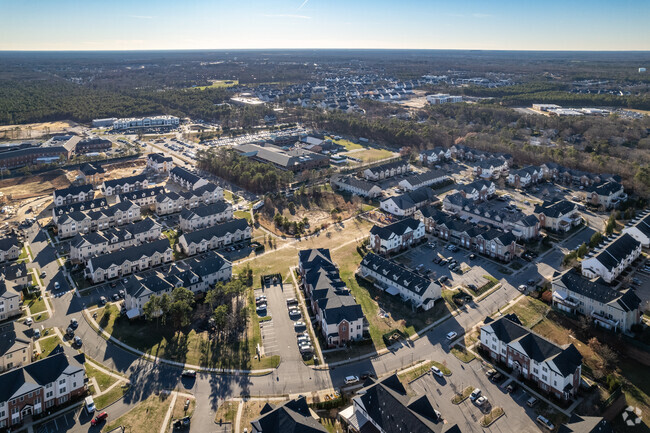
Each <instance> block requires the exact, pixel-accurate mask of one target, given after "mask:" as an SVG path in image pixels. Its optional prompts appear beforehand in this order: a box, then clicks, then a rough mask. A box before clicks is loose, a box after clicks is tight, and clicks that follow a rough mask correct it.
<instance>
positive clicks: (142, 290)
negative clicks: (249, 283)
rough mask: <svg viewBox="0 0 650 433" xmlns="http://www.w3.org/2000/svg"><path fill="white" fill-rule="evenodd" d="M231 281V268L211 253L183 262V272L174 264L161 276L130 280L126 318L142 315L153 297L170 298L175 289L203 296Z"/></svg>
mask: <svg viewBox="0 0 650 433" xmlns="http://www.w3.org/2000/svg"><path fill="white" fill-rule="evenodd" d="M231 278H232V264H231V263H230V262H229V261H228V260H226V259H224V258H223V257H222V256H221V255H219V254H217V253H216V252H214V251H208V252H207V253H205V254H203V255H202V256H201V257H196V258H191V259H188V260H185V261H184V265H183V267H182V268H181V267H180V266H178V265H176V264H173V265H171V266H170V268H169V269H168V270H165V271H164V272H163V271H160V270H159V271H156V272H154V273H153V274H152V275H148V276H146V277H144V278H138V277H131V278H129V279H128V282H127V284H126V286H127V290H126V296H125V298H124V305H125V307H126V309H127V315H128V316H129V317H131V318H132V317H137V316H140V315H142V314H144V311H143V307H144V304H146V303H147V301H149V299H150V298H151V296H153V295H156V296H162V295H163V294H164V293H167V294H171V292H172V291H173V290H174V289H175V288H177V287H185V288H186V289H188V290H191V291H192V293H194V294H199V293H205V292H207V291H208V290H209V289H211V288H213V287H214V285H215V284H216V283H218V282H220V281H228V280H230V279H231Z"/></svg>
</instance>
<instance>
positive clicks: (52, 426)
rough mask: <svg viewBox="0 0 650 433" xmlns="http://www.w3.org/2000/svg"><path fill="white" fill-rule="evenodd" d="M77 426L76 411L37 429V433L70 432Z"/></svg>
mask: <svg viewBox="0 0 650 433" xmlns="http://www.w3.org/2000/svg"><path fill="white" fill-rule="evenodd" d="M75 424H76V410H75V411H71V412H68V413H65V414H63V415H61V416H60V417H58V418H54V419H53V420H50V421H48V422H46V423H43V424H41V425H38V426H37V427H36V429H35V430H36V432H37V433H58V432H64V431H66V430H70V429H72V428H73V427H74V425H75Z"/></svg>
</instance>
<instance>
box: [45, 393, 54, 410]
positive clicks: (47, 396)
mask: <svg viewBox="0 0 650 433" xmlns="http://www.w3.org/2000/svg"><path fill="white" fill-rule="evenodd" d="M53 395H54V391H48V392H47V393H46V394H45V398H52V396H53ZM48 407H49V406H48Z"/></svg>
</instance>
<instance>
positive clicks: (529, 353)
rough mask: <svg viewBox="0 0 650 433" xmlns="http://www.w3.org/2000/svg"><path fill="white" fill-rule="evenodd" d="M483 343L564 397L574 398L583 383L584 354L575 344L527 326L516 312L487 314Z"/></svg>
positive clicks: (519, 371)
mask: <svg viewBox="0 0 650 433" xmlns="http://www.w3.org/2000/svg"><path fill="white" fill-rule="evenodd" d="M484 323H485V325H483V326H482V327H481V335H480V347H481V349H482V350H483V351H484V352H486V353H488V354H489V356H490V357H491V358H492V359H493V360H496V361H498V362H500V363H502V364H505V365H507V366H508V367H509V368H511V369H512V370H513V373H514V374H515V375H516V376H521V377H523V378H524V379H527V380H530V381H533V382H535V383H536V385H537V386H538V388H539V389H541V390H542V391H544V392H547V393H549V394H553V395H555V396H556V397H557V398H559V399H562V400H572V399H574V398H575V396H576V394H577V392H578V389H579V387H580V375H581V374H582V355H580V352H579V351H578V349H576V348H575V346H574V345H573V344H569V345H565V346H558V345H556V344H555V343H552V342H550V341H548V340H546V339H545V338H542V337H540V336H539V335H537V334H535V333H533V332H532V331H531V330H529V329H527V328H525V327H524V326H523V325H522V324H521V322H520V321H519V318H518V317H517V316H516V315H514V314H508V315H507V316H502V317H501V318H499V319H497V320H493V319H491V318H489V317H488V318H487V319H486V320H485V322H484Z"/></svg>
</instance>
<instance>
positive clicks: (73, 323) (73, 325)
mask: <svg viewBox="0 0 650 433" xmlns="http://www.w3.org/2000/svg"><path fill="white" fill-rule="evenodd" d="M78 326H79V322H77V319H75V318H72V319H70V327H71V328H72V329H77V327H78Z"/></svg>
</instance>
